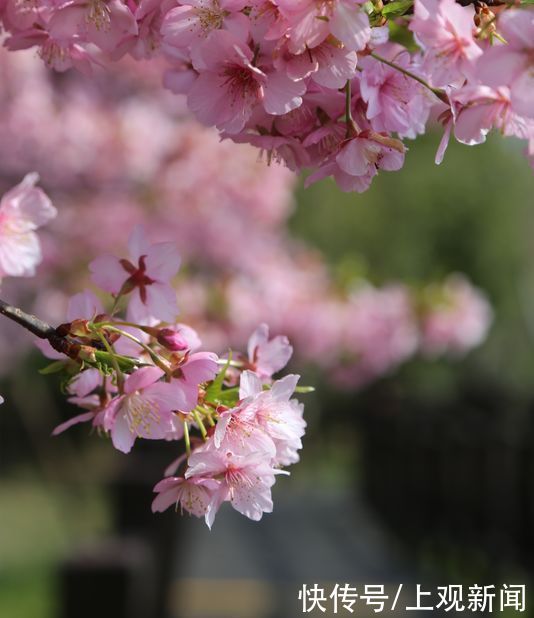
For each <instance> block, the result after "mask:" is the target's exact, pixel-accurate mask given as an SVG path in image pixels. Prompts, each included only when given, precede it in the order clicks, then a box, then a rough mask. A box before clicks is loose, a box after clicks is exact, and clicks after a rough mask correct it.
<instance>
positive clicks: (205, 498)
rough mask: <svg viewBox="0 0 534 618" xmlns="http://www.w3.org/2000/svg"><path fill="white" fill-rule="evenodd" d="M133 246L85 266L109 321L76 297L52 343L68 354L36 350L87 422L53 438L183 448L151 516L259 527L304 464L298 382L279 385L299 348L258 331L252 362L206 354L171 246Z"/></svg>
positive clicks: (86, 296)
mask: <svg viewBox="0 0 534 618" xmlns="http://www.w3.org/2000/svg"><path fill="white" fill-rule="evenodd" d="M128 245H129V256H128V258H121V259H119V258H117V257H115V256H112V255H102V256H100V257H98V258H96V259H95V260H94V261H93V262H92V263H91V264H90V270H91V273H92V279H93V282H94V283H95V284H96V285H97V286H98V287H99V288H100V289H101V290H103V291H105V292H109V293H110V294H111V295H112V298H113V306H112V308H111V310H110V312H109V313H106V312H105V309H104V307H103V306H102V304H101V301H100V300H99V298H98V297H97V296H95V295H94V294H93V293H92V292H90V291H84V292H82V293H79V294H77V295H75V296H74V297H72V298H71V300H70V302H69V308H68V312H67V322H65V323H64V324H62V325H61V326H60V327H58V328H57V329H56V331H55V335H56V337H60V338H61V340H62V341H63V344H62V346H60V347H58V345H57V343H56V344H54V341H53V340H52V339H50V340H45V341H44V342H40V344H39V347H40V349H41V351H42V352H43V353H44V354H45V355H46V356H47V357H49V358H50V359H52V360H53V361H54V362H53V363H52V364H51V365H50V366H49V367H48V368H47V369H46V370H45V372H55V371H62V372H65V373H66V374H67V375H69V380H68V386H67V392H68V394H69V397H68V400H69V402H70V403H72V404H74V405H76V406H78V407H79V408H81V409H82V410H83V412H81V413H80V414H78V415H76V416H74V417H72V418H71V419H69V420H68V421H66V422H65V423H62V424H61V425H59V426H58V427H56V429H55V430H54V432H53V433H54V434H55V435H58V434H60V433H62V432H63V431H65V430H66V429H68V428H70V427H72V426H73V425H76V424H78V423H83V422H89V423H91V425H92V427H94V428H97V429H98V430H99V431H100V432H102V433H105V434H108V435H109V436H110V438H111V441H112V443H113V446H114V447H115V448H116V449H118V450H119V451H121V452H123V453H129V452H130V450H131V449H132V447H133V446H134V443H135V441H136V440H137V439H147V440H181V439H184V441H185V447H186V454H185V456H183V457H180V458H179V459H178V460H177V462H176V463H175V465H174V466H172V473H176V471H177V470H180V472H181V475H180V476H172V477H168V478H165V479H164V480H163V481H161V482H160V483H158V485H157V486H156V488H155V491H157V492H158V496H157V498H156V499H155V501H154V505H153V509H154V510H155V511H161V510H163V509H165V508H167V507H168V506H170V505H171V504H176V505H177V506H178V505H180V506H181V508H182V509H183V510H186V511H188V512H189V513H192V514H194V515H196V516H199V517H200V516H205V518H206V522H207V524H208V525H209V526H210V527H211V525H212V523H213V520H214V517H215V514H216V513H217V510H218V509H219V507H220V505H221V504H222V503H223V502H226V501H228V502H231V503H232V506H233V507H234V508H235V509H237V510H238V511H239V512H240V513H243V514H244V515H246V516H247V517H250V518H251V519H254V520H259V519H260V518H261V517H262V514H263V513H267V512H271V511H272V508H273V504H272V499H271V487H272V486H273V484H274V481H275V476H276V475H278V474H282V473H284V471H283V469H282V468H283V467H284V466H288V465H290V464H293V463H296V462H297V461H298V460H299V456H298V451H299V450H300V448H301V447H302V442H301V438H302V436H303V435H304V431H305V427H306V423H305V421H304V419H303V406H302V405H301V404H299V403H298V402H297V400H295V399H292V396H293V394H294V393H295V391H296V390H299V389H298V387H297V382H298V379H299V376H297V375H288V376H285V377H284V378H282V379H280V380H274V378H273V374H275V373H277V372H279V371H280V370H281V369H283V368H284V367H285V366H286V364H287V362H288V361H289V359H290V357H291V355H292V348H291V346H290V344H289V342H288V340H287V339H286V338H285V337H280V336H279V337H275V338H273V339H270V338H269V332H268V329H267V326H266V325H264V324H262V325H260V327H259V328H258V329H257V330H256V331H255V332H254V333H253V335H252V336H251V338H250V341H249V345H248V356H243V357H240V356H236V357H235V358H233V357H232V355H231V354H229V355H228V356H226V357H225V358H219V357H218V356H217V355H216V354H214V353H212V352H207V351H199V348H200V347H201V341H200V339H199V337H198V335H197V333H196V332H195V330H194V329H192V328H191V327H189V326H187V325H186V324H183V323H177V322H176V318H177V313H178V307H177V304H176V292H175V291H174V289H173V287H172V286H171V281H172V279H173V278H174V276H175V274H176V272H177V270H178V268H179V265H180V258H179V256H178V254H177V252H176V248H175V246H174V244H173V243H170V242H162V243H156V244H150V243H148V241H147V240H146V238H145V235H144V232H143V230H142V228H140V227H137V228H135V230H134V231H133V233H132V234H131V236H130V239H129V243H128ZM124 304H126V305H127V306H126V308H125V315H124V316H123V317H121V309H122V306H123V305H124ZM307 390H309V389H305V388H300V391H301V392H306V391H307ZM195 434H196V435H195Z"/></svg>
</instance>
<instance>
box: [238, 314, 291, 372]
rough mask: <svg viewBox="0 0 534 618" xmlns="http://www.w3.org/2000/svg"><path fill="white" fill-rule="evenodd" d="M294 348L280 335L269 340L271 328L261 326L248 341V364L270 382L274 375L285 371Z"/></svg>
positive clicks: (264, 325) (265, 325)
mask: <svg viewBox="0 0 534 618" xmlns="http://www.w3.org/2000/svg"><path fill="white" fill-rule="evenodd" d="M292 354H293V348H292V346H291V345H290V343H289V340H288V338H287V337H285V336H283V335H278V336H277V337H273V338H272V339H269V327H268V326H267V324H265V323H264V324H260V326H258V328H257V329H256V330H255V331H254V332H253V333H252V335H251V337H250V339H249V340H248V362H249V364H250V368H251V369H252V370H253V371H254V372H255V373H256V374H257V375H258V376H259V377H260V378H261V379H262V380H269V379H270V378H271V377H272V376H273V374H275V373H278V371H280V370H281V369H283V368H284V367H285V366H286V365H287V363H288V362H289V359H290V358H291V355H292Z"/></svg>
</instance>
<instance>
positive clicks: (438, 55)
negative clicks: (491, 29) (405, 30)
mask: <svg viewBox="0 0 534 618" xmlns="http://www.w3.org/2000/svg"><path fill="white" fill-rule="evenodd" d="M473 15H474V11H473V8H472V7H469V6H468V7H463V6H460V5H459V4H457V3H456V2H455V1H454V0H415V4H414V18H413V20H412V21H411V23H410V30H412V32H413V33H414V34H415V37H416V40H417V42H418V43H419V44H420V45H421V46H422V47H423V49H424V50H425V52H426V56H425V58H426V61H427V64H426V69H427V71H428V73H429V74H430V78H431V82H432V84H433V85H434V86H445V85H449V84H452V83H456V82H458V81H459V82H460V83H461V82H462V81H463V80H464V79H465V77H471V76H472V75H473V74H474V72H475V63H476V60H477V59H478V58H479V57H480V56H481V55H482V53H483V52H482V49H481V47H480V46H479V45H478V44H477V42H476V41H475V38H474V29H475V26H474V23H473Z"/></svg>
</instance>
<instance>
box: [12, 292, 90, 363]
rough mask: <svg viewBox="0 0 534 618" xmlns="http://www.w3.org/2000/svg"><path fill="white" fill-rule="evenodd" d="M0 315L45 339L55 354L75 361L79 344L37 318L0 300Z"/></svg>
mask: <svg viewBox="0 0 534 618" xmlns="http://www.w3.org/2000/svg"><path fill="white" fill-rule="evenodd" d="M0 314H1V315H4V316H5V317H6V318H8V319H10V320H12V321H13V322H16V323H17V324H19V325H20V326H22V327H23V328H25V329H26V330H28V331H30V333H32V334H33V335H35V336H36V337H39V339H46V340H47V341H48V342H49V343H50V345H51V346H52V347H53V348H54V350H56V351H57V352H61V353H62V354H65V355H66V356H69V357H70V358H73V359H75V360H76V359H77V358H78V355H79V353H80V344H79V343H74V342H72V341H70V340H69V338H68V337H66V336H63V335H60V334H59V333H58V332H57V330H56V329H55V328H54V327H53V326H50V324H47V323H46V322H43V320H41V319H39V318H38V317H36V316H34V315H31V314H30V313H26V312H25V311H22V309H19V308H18V307H14V306H13V305H10V304H9V303H6V302H4V301H3V300H0Z"/></svg>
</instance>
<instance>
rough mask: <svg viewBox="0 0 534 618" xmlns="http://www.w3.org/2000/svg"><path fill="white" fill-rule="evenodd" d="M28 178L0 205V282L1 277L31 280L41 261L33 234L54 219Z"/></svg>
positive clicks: (33, 181)
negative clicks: (28, 278) (27, 278)
mask: <svg viewBox="0 0 534 618" xmlns="http://www.w3.org/2000/svg"><path fill="white" fill-rule="evenodd" d="M38 179H39V177H38V176H37V174H28V175H27V176H26V177H25V178H24V180H23V181H22V182H21V183H20V184H18V185H17V186H16V187H14V188H13V189H11V190H10V191H8V192H7V193H6V194H5V195H4V196H3V197H2V199H1V201H0V281H1V279H2V278H3V277H7V276H10V277H32V276H33V275H35V269H36V266H37V265H38V264H39V263H40V261H41V259H42V254H41V244H40V242H39V239H38V237H37V234H36V233H35V232H36V230H37V229H38V228H40V227H41V226H43V225H45V224H46V223H48V222H49V221H50V220H51V219H53V218H54V217H55V216H56V215H57V210H56V209H55V208H54V206H53V205H52V203H51V201H50V200H49V198H48V197H47V196H46V195H45V193H44V192H43V191H42V190H41V189H39V188H37V187H36V186H35V185H36V183H37V181H38Z"/></svg>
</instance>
